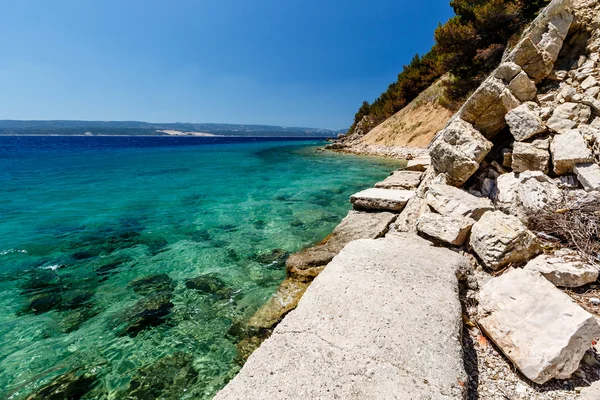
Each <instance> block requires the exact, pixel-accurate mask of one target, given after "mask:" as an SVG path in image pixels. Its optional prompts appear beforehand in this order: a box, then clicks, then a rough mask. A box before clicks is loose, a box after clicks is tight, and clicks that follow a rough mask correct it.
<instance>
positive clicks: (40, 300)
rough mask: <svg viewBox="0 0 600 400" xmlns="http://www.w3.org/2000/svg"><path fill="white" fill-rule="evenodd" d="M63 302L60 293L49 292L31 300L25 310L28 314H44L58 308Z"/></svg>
mask: <svg viewBox="0 0 600 400" xmlns="http://www.w3.org/2000/svg"><path fill="white" fill-rule="evenodd" d="M61 302H62V298H61V296H60V293H55V292H47V293H40V294H37V295H35V296H33V297H32V298H31V301H30V302H29V306H28V307H27V309H26V310H25V312H27V313H33V314H36V315H38V314H43V313H45V312H48V311H50V310H52V309H55V308H57V307H58V306H59V305H60V304H61Z"/></svg>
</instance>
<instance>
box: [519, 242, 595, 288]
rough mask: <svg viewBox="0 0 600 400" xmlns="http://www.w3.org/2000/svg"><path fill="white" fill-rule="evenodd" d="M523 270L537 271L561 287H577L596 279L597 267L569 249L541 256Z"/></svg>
mask: <svg viewBox="0 0 600 400" xmlns="http://www.w3.org/2000/svg"><path fill="white" fill-rule="evenodd" d="M525 269H527V270H531V271H537V272H539V273H541V274H542V275H543V276H544V277H545V278H546V279H548V280H549V281H550V282H552V283H553V284H555V285H556V286H561V287H569V288H573V287H579V286H583V285H586V284H588V283H592V282H595V281H596V279H598V266H597V265H591V264H589V263H587V262H586V261H585V260H583V259H582V258H581V257H580V256H579V255H578V254H577V252H575V251H572V250H569V249H561V250H558V251H556V252H555V253H554V254H542V255H541V256H538V257H536V258H534V259H533V260H531V261H529V262H528V263H527V265H526V266H525Z"/></svg>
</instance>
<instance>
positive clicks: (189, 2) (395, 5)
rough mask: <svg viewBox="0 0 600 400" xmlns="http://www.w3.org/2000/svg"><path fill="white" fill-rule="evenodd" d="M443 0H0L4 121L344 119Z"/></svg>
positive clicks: (322, 123)
mask: <svg viewBox="0 0 600 400" xmlns="http://www.w3.org/2000/svg"><path fill="white" fill-rule="evenodd" d="M448 3H449V0H418V1H415V0H372V1H365V0H360V1H358V0H163V1H156V0H143V1H142V0H69V1H67V0H52V1H45V0H36V1H32V0H18V1H15V0H11V1H8V0H0V10H1V12H0V51H1V54H2V55H1V56H0V119H85V120H141V121H150V122H222V123H247V124H273V125H284V126H309V127H320V128H330V129H342V128H347V127H348V126H349V125H350V123H351V122H352V119H353V116H354V113H355V112H356V110H357V108H358V107H359V106H360V103H361V102H362V101H363V100H369V101H372V100H374V99H375V98H376V97H377V96H378V95H379V94H380V93H381V92H383V91H384V90H385V89H386V87H387V85H389V84H390V83H391V82H392V81H394V80H395V79H396V76H397V74H398V72H400V70H401V68H402V65H403V64H407V63H408V62H410V59H411V58H412V57H413V56H414V54H416V53H421V54H422V53H424V52H426V51H428V50H429V48H430V47H431V46H432V44H433V31H434V29H435V28H436V27H437V24H438V23H439V22H444V21H446V20H447V19H448V18H450V17H451V15H452V10H451V8H450V6H449V5H448Z"/></svg>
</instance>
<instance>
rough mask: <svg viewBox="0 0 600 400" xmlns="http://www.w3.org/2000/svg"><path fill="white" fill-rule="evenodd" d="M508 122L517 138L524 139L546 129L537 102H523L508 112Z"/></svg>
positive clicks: (511, 131) (518, 139)
mask: <svg viewBox="0 0 600 400" xmlns="http://www.w3.org/2000/svg"><path fill="white" fill-rule="evenodd" d="M505 118H506V123H507V124H508V127H509V128H510V133H511V134H512V135H513V137H514V138H515V140H517V141H523V140H527V139H529V138H530V137H532V136H535V135H537V134H540V133H543V132H545V131H546V125H544V122H543V121H542V119H541V118H540V117H539V113H538V107H537V104H535V103H525V104H521V105H520V106H519V107H516V108H514V109H513V110H510V111H509V112H508V114H506V117H505Z"/></svg>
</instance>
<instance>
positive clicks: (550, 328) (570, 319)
mask: <svg viewBox="0 0 600 400" xmlns="http://www.w3.org/2000/svg"><path fill="white" fill-rule="evenodd" d="M479 315H480V319H479V325H480V326H481V327H482V328H483V330H484V331H485V333H486V334H487V335H488V336H489V337H490V338H491V339H492V340H493V341H494V343H496V345H497V346H498V347H499V348H500V349H501V350H502V352H503V353H504V354H505V355H506V356H507V357H508V358H509V359H510V360H511V361H512V362H513V363H514V364H515V365H516V366H517V368H519V370H520V371H521V372H522V373H523V375H525V376H526V377H527V378H529V379H531V380H532V381H534V382H536V383H538V384H543V383H545V382H547V381H549V380H550V379H552V378H558V379H566V378H569V377H570V376H571V374H572V373H573V372H575V370H576V369H577V368H578V366H579V362H580V361H581V358H582V357H583V355H584V353H585V352H586V350H587V349H588V348H589V347H590V345H591V343H592V340H594V338H596V337H598V336H599V335H600V326H598V323H597V322H596V319H595V318H594V317H593V316H592V315H591V314H590V313H588V312H587V311H585V310H584V309H582V308H581V307H579V306H578V305H577V304H576V303H575V302H574V301H573V300H572V299H571V298H570V297H569V296H568V295H566V294H564V293H563V292H561V291H560V290H559V289H557V288H556V287H554V285H553V284H552V283H550V282H549V281H548V280H546V279H545V278H544V277H543V276H542V275H540V274H539V273H538V272H535V271H530V270H526V269H514V270H511V271H509V272H507V273H505V274H504V275H502V276H500V277H497V278H493V279H491V280H490V281H488V282H487V283H486V284H485V285H483V287H482V289H481V291H480V293H479Z"/></svg>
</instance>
